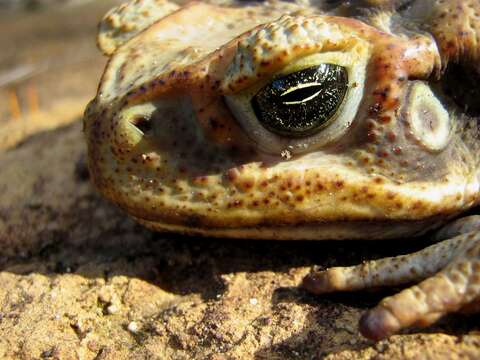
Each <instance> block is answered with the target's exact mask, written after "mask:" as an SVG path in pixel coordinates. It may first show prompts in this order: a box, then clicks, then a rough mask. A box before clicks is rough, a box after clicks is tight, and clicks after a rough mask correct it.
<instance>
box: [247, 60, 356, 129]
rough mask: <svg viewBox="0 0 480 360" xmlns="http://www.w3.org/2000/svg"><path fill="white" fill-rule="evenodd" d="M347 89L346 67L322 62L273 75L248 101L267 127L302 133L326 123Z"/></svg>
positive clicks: (340, 102)
mask: <svg viewBox="0 0 480 360" xmlns="http://www.w3.org/2000/svg"><path fill="white" fill-rule="evenodd" d="M347 89H348V73H347V70H346V69H345V68H344V67H343V66H339V65H335V64H328V63H325V64H319V65H316V66H312V67H308V68H305V69H302V70H299V71H296V72H293V73H290V74H287V75H282V76H280V77H276V78H274V79H273V80H272V81H271V82H270V83H269V84H267V85H266V86H264V87H263V88H262V89H260V90H259V91H258V92H257V94H256V95H255V96H254V97H253V98H252V100H251V105H252V108H253V110H254V113H255V115H256V116H257V119H258V120H259V122H260V123H261V124H262V126H264V127H265V128H266V129H267V130H269V131H271V132H273V133H276V134H278V135H281V136H288V137H305V136H310V135H312V134H313V133H315V132H318V131H320V130H321V129H322V128H323V127H324V126H325V125H326V124H328V122H329V120H330V119H331V118H333V116H334V115H335V113H336V112H337V110H338V108H339V107H340V105H341V104H342V102H343V99H344V97H345V95H346V92H347Z"/></svg>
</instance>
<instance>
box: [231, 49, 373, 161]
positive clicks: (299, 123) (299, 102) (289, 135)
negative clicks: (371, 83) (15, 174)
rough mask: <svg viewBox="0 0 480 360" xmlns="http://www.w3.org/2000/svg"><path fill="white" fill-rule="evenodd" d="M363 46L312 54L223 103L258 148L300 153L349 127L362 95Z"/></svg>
mask: <svg viewBox="0 0 480 360" xmlns="http://www.w3.org/2000/svg"><path fill="white" fill-rule="evenodd" d="M367 62H368V54H367V49H366V48H365V47H362V46H358V47H357V48H355V47H354V48H353V49H350V50H349V51H344V52H340V51H339V52H325V53H319V54H312V55H309V56H306V57H304V58H301V59H299V60H297V61H296V62H295V63H292V64H290V65H287V66H286V67H285V68H283V69H282V70H281V71H279V72H278V73H276V74H272V75H271V76H270V77H269V78H265V79H260V80H259V81H258V82H257V83H256V84H254V85H252V86H250V87H249V88H246V89H244V90H242V91H240V92H237V93H235V94H231V95H226V96H225V101H226V104H227V105H228V107H229V108H230V110H231V111H232V113H233V115H234V117H235V118H236V120H237V121H238V123H239V124H240V126H241V127H242V128H243V129H244V131H245V133H246V135H247V136H248V137H249V138H250V139H251V140H252V141H253V142H254V143H255V145H256V147H257V148H258V149H259V150H261V151H262V152H266V153H270V154H274V155H279V154H282V153H283V152H284V150H288V151H289V152H290V153H291V154H301V153H305V152H309V151H312V150H314V149H317V148H318V147H321V146H325V145H327V144H329V143H332V142H333V141H335V140H337V139H338V138H339V137H340V136H342V135H343V134H344V133H345V132H346V130H347V129H349V128H350V125H351V124H352V122H353V120H354V119H355V117H356V114H357V110H358V107H359V104H360V101H361V100H362V98H363V91H364V83H365V72H366V64H367Z"/></svg>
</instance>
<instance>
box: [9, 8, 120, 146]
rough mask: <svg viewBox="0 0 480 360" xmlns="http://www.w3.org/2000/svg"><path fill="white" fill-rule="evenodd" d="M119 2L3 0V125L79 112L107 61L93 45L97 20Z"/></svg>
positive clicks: (64, 120) (59, 119) (59, 120)
mask: <svg viewBox="0 0 480 360" xmlns="http://www.w3.org/2000/svg"><path fill="white" fill-rule="evenodd" d="M121 2H122V0H0V128H5V126H7V127H15V128H23V127H22V126H21V125H22V124H21V123H22V122H24V121H29V122H30V123H38V124H39V125H38V126H39V127H48V124H49V123H52V122H55V123H56V125H58V124H60V123H68V122H70V121H71V120H72V119H73V118H78V117H79V116H81V114H82V112H83V110H84V108H85V105H86V103H87V102H88V101H89V100H90V99H92V98H93V96H94V94H95V90H96V86H97V84H98V81H99V78H100V76H101V73H102V70H103V66H104V64H105V61H106V58H105V57H104V56H103V55H102V54H101V53H100V51H99V50H97V48H96V44H95V36H96V28H97V23H98V22H99V20H100V19H101V18H102V17H103V15H104V14H105V13H106V12H107V11H108V10H109V9H110V8H111V7H112V6H114V5H117V4H119V3H121ZM40 124H42V125H40ZM34 127H35V126H34ZM37 130H38V129H37ZM23 131H27V130H25V129H23ZM29 131H33V129H31V130H29ZM12 132H13V130H11V129H10V130H9V133H10V139H9V140H8V141H12ZM23 135H25V134H23ZM19 136H20V135H19ZM13 137H15V136H13ZM3 141H7V140H5V139H3ZM1 145H2V138H1V136H0V148H1ZM3 145H5V144H3Z"/></svg>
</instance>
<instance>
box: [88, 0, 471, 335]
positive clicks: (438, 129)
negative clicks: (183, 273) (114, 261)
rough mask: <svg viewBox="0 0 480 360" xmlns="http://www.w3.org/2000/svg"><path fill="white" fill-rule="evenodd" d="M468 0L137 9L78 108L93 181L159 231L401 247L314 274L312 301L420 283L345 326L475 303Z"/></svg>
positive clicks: (117, 14)
mask: <svg viewBox="0 0 480 360" xmlns="http://www.w3.org/2000/svg"><path fill="white" fill-rule="evenodd" d="M479 36H480V2H479V1H478V0H410V1H405V0H352V1H327V0H310V1H308V0H298V2H284V1H277V0H271V1H256V2H244V1H234V0H225V1H223V0H216V1H210V2H190V3H187V4H185V5H183V6H180V5H177V4H174V3H170V2H167V1H164V0H143V1H142V0H135V1H130V2H129V3H126V4H124V5H121V6H120V7H118V8H116V9H113V10H112V11H110V12H109V13H108V14H107V15H106V17H105V18H104V20H103V21H102V23H101V24H100V27H99V36H98V44H99V47H100V48H101V49H102V50H103V52H104V53H105V54H106V55H108V56H109V57H110V59H109V62H108V65H107V67H106V70H105V72H104V75H103V77H102V80H101V83H100V86H99V89H98V94H97V96H96V98H95V99H94V100H93V101H92V102H91V103H90V105H89V107H88V109H87V111H86V114H85V122H84V125H85V134H86V139H87V142H88V157H89V168H90V171H91V175H92V178H93V182H94V183H95V185H96V186H97V187H98V189H99V190H100V191H101V192H102V193H103V194H104V195H105V196H106V197H107V198H109V199H110V200H112V201H113V202H115V203H116V204H118V205H119V206H120V207H122V208H123V209H125V210H126V211H127V212H128V213H129V214H130V215H131V216H133V217H134V218H135V219H136V220H137V221H138V222H140V223H141V224H144V225H145V226H147V227H149V228H152V229H155V230H159V231H174V232H180V233H185V234H194V235H204V236H215V237H230V238H254V239H277V240H283V239H286V240H306V239H309V240H322V239H337V240H342V239H375V240H381V241H393V240H392V239H399V238H403V239H411V238H415V237H418V236H420V235H423V234H425V233H427V232H429V231H431V232H432V239H433V240H435V241H436V244H435V245H432V246H431V247H428V248H426V249H424V250H423V251H420V252H418V253H414V254H411V255H404V256H400V257H395V258H387V259H381V260H377V261H370V262H365V263H363V264H361V265H358V266H353V267H337V268H330V269H326V270H324V271H319V272H312V273H311V274H310V275H309V276H308V277H307V278H306V279H305V280H304V286H305V287H306V288H307V289H309V290H311V291H313V292H315V293H326V292H334V291H353V290H360V289H364V288H369V287H378V286H391V285H399V284H405V283H411V282H418V285H414V286H412V287H410V288H407V289H406V290H404V291H402V292H400V293H398V294H397V295H394V296H392V297H388V298H386V299H384V300H383V301H381V302H380V304H379V305H378V306H377V307H376V308H374V309H372V310H370V311H368V312H367V313H366V314H365V315H364V316H363V317H362V319H361V321H360V330H361V332H362V333H363V334H364V335H365V336H367V337H370V338H372V339H381V338H384V337H387V336H389V335H390V334H392V333H395V332H397V331H399V330H400V329H402V328H405V327H408V326H412V325H420V326H422V325H428V324H431V323H433V322H435V321H436V320H437V319H438V318H440V317H441V316H443V315H445V314H447V313H450V312H456V311H474V310H478V305H479V304H480V301H479V300H480V233H479V232H478V229H479V228H480V221H479V218H478V217H477V216H468V217H463V218H459V215H460V214H461V213H463V212H465V211H466V210H468V209H470V208H472V207H474V206H476V205H477V204H478V202H479V199H480V189H479V159H480V157H479V156H478V153H479V150H480V141H479V125H478V120H479V118H478V115H479V110H480V107H479V105H478V96H479V95H480V88H479V85H478V84H479V79H480V77H479V71H480V68H479V67H478V63H479V60H480V48H479V44H478V39H479Z"/></svg>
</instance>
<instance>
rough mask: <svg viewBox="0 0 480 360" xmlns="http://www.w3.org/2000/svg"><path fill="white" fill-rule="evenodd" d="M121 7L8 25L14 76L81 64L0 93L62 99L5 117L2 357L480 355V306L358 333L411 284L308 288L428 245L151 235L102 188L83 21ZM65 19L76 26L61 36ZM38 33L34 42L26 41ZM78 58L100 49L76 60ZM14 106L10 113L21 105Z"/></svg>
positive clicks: (0, 201)
mask: <svg viewBox="0 0 480 360" xmlns="http://www.w3.org/2000/svg"><path fill="white" fill-rule="evenodd" d="M107 3H108V1H107V0H102V1H98V2H95V6H94V7H91V6H92V4H91V3H90V4H87V5H82V6H80V7H75V8H74V9H75V13H76V14H78V18H77V17H73V18H70V19H69V18H65V19H63V18H62V17H66V14H72V13H71V12H70V13H69V12H68V11H71V10H67V9H68V8H70V9H73V8H71V7H65V8H63V7H62V8H59V9H57V10H55V11H53V12H52V14H53V15H52V20H49V21H47V20H45V18H41V19H43V20H41V21H40V20H39V21H40V22H39V25H38V26H40V29H44V30H38V31H37V30H35V31H34V32H32V31H31V30H30V29H32V27H33V25H32V24H33V23H32V21H33V20H32V18H31V17H34V18H35V19H37V20H38V19H40V17H39V18H36V16H43V15H42V13H34V14H29V15H22V16H26V18H25V19H27V20H25V22H24V21H23V20H22V21H20V20H19V21H18V23H17V24H16V25H15V24H14V22H15V21H14V19H10V20H7V21H6V22H4V21H3V20H1V27H3V28H5V27H6V28H8V27H9V26H11V27H12V28H11V29H14V26H15V29H18V31H19V32H18V33H16V32H9V34H13V33H15V34H18V37H19V40H17V41H15V40H14V39H13V37H12V39H8V36H6V35H5V34H6V33H5V31H4V32H0V33H1V34H2V37H0V44H2V45H1V46H3V48H4V49H7V50H8V49H10V50H8V51H6V52H3V53H1V55H0V73H1V74H6V73H7V72H8V71H11V69H13V68H14V67H15V66H17V65H18V64H24V63H28V61H27V60H26V59H29V56H30V55H29V54H33V55H31V59H34V60H32V63H36V62H38V59H42V58H43V57H42V56H40V55H38V54H44V55H45V56H47V57H48V58H51V57H54V58H55V57H56V58H61V59H62V61H64V62H65V64H70V65H65V67H61V66H59V67H58V71H57V68H56V67H55V66H50V67H48V68H47V69H48V70H45V71H44V72H41V73H39V74H38V75H35V76H33V75H32V76H31V77H28V76H27V77H26V78H24V79H20V80H15V81H14V82H9V83H8V84H7V85H4V86H3V87H1V86H0V102H1V101H6V100H5V96H7V97H8V94H9V93H8V91H10V90H12V89H14V90H15V91H17V92H18V93H19V94H22V93H23V92H22V91H23V90H24V91H25V93H26V92H27V88H28V87H27V85H28V83H29V82H30V84H33V85H35V86H36V87H37V88H38V89H41V91H40V93H42V94H43V93H44V92H49V91H52V92H53V94H54V96H49V95H48V94H47V96H46V97H45V99H44V100H41V101H40V105H41V106H40V108H39V109H38V110H37V111H34V113H30V112H28V113H25V112H24V111H23V109H24V108H23V107H22V116H21V118H19V119H17V120H11V119H10V118H11V114H10V115H5V116H4V118H3V122H2V120H1V119H2V118H1V116H0V169H1V176H0V244H1V245H2V252H1V256H0V358H2V359H97V360H99V359H212V360H223V359H324V358H326V359H372V358H375V359H456V358H458V359H460V358H462V359H464V358H471V359H478V358H480V326H479V325H478V324H479V323H480V322H479V320H480V316H478V315H476V316H462V315H455V316H451V317H449V318H447V319H444V320H442V321H441V322H440V323H438V324H437V325H435V326H433V327H430V328H428V329H423V330H419V329H412V330H411V331H410V332H406V333H404V334H402V335H397V336H393V337H392V338H390V339H389V340H386V341H382V342H379V343H373V342H370V341H367V340H365V339H363V338H362V337H361V336H360V335H359V334H358V332H357V322H358V319H359V318H360V316H361V314H362V312H363V311H364V310H365V309H367V308H369V307H372V306H374V305H375V304H376V303H377V302H378V301H379V300H380V299H381V298H382V297H384V296H386V295H388V294H391V293H392V292H394V291H398V289H389V290H384V291H381V292H372V293H366V292H361V293H356V294H343V295H342V294H341V295H334V296H323V297H316V296H312V295H310V294H308V293H306V292H304V291H303V290H301V289H299V288H298V284H299V282H300V281H301V279H302V277H303V276H304V275H305V274H307V273H308V272H309V270H310V269H311V267H312V266H319V267H321V268H323V267H327V266H332V265H348V264H353V263H357V262H360V261H362V260H364V259H370V258H377V257H381V256H389V255H394V254H400V253H406V252H409V251H412V250H415V249H418V248H421V247H422V246H424V245H425V244H424V243H419V242H418V241H415V242H406V241H401V240H400V241H398V242H389V243H368V242H355V243H352V242H274V241H269V242H267V241H265V242H262V241H260V242H258V241H249V240H243V241H242V240H236V241H231V240H227V239H224V240H221V239H202V238H186V237H181V236H175V235H168V234H159V233H153V232H151V231H148V230H146V229H144V228H142V227H140V226H138V225H136V224H135V223H134V222H133V221H132V220H130V219H129V218H128V217H127V216H126V215H125V214H124V213H123V212H121V211H120V210H118V209H117V208H116V207H114V206H113V205H111V204H109V203H108V202H107V201H106V200H104V199H103V198H102V197H101V196H99V195H98V194H97V193H96V192H95V190H94V189H93V188H92V186H91V185H90V183H89V178H88V171H87V169H86V163H85V144H84V140H83V135H82V132H81V122H80V118H79V114H80V112H81V110H82V109H83V107H84V105H85V102H86V100H84V99H86V98H88V97H90V96H93V92H94V89H95V87H96V83H97V80H98V76H99V74H100V72H101V70H102V66H103V62H104V59H102V58H101V56H100V55H99V54H98V53H97V52H96V50H95V48H94V42H93V34H94V29H92V28H88V27H87V25H85V26H83V25H82V26H80V25H79V24H81V23H82V24H83V23H84V24H91V25H88V26H90V27H92V26H93V24H94V23H95V22H96V21H97V19H98V18H99V17H100V16H101V15H100V14H97V13H95V12H98V13H100V12H102V13H103V10H104V9H102V7H104V6H105V7H108V6H107ZM99 4H100V5H99ZM57 11H58V13H57ZM62 14H63V15H62ZM22 19H24V18H22ZM55 19H56V20H55ZM42 21H43V22H42ZM55 21H58V22H59V23H56V24H57V25H56V26H57V28H56V29H57V30H56V31H53V30H52V29H53V28H51V29H50V27H49V26H50V25H49V24H55ZM59 24H63V25H59ZM74 24H76V25H75V26H74ZM52 26H53V25H52ZM61 26H65V28H64V29H67V30H65V31H63V32H61V34H60V35H59V34H58V28H59V27H60V28H61ZM70 26H72V27H71V28H70ZM79 26H80V27H81V28H80V29H79V28H78V27H79ZM44 27H45V28H44ZM22 29H23V30H22ZM48 29H50V30H48ZM68 29H70V30H68ZM9 31H10V30H9ZM11 31H13V30H11ZM7 34H8V33H7ZM15 36H17V35H15ZM37 37H38V38H37ZM87 38H88V39H87ZM22 39H24V40H25V39H29V40H28V41H31V42H30V43H29V44H30V49H23V50H22V49H20V50H19V51H14V50H13V44H14V43H15V42H17V43H18V44H20V43H22V42H21V41H20V40H22ZM67 39H68V40H67ZM22 41H23V40H22ZM77 43H78V44H77ZM5 44H7V45H5ZM8 44H10V45H8ZM27 45H28V44H27ZM27 45H26V47H28V46H27ZM9 46H10V47H9ZM76 49H77V50H78V49H83V50H81V51H80V50H78V52H77V50H76ZM22 54H23V55H22ZM35 54H37V55H35ZM55 54H57V55H55ZM58 54H62V55H58ZM90 54H91V55H90ZM93 54H95V55H93ZM74 55H77V57H78V58H83V56H85V58H86V59H90V60H85V61H84V62H79V63H75V61H73V62H72V61H71V58H72V57H75V56H74ZM23 56H24V57H23ZM90 56H91V57H90ZM9 64H10V65H9ZM75 64H77V65H75ZM12 66H13V67H12ZM9 69H10V70H9ZM69 69H70V70H69ZM72 69H77V70H75V71H74V70H72ZM0 78H1V76H0ZM82 79H83V80H82ZM22 86H24V87H22ZM22 89H23V90H22ZM55 91H57V92H55ZM20 98H21V99H23V100H24V99H25V98H24V97H21V96H20ZM41 99H43V98H41ZM23 100H22V101H23ZM27 100H28V99H27ZM27 100H25V101H26V102H27V103H28V101H27ZM0 105H1V106H0V109H2V110H0V111H4V112H5V114H7V112H6V111H5V106H7V108H8V106H9V103H8V102H7V103H0ZM67 124H68V125H67Z"/></svg>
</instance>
